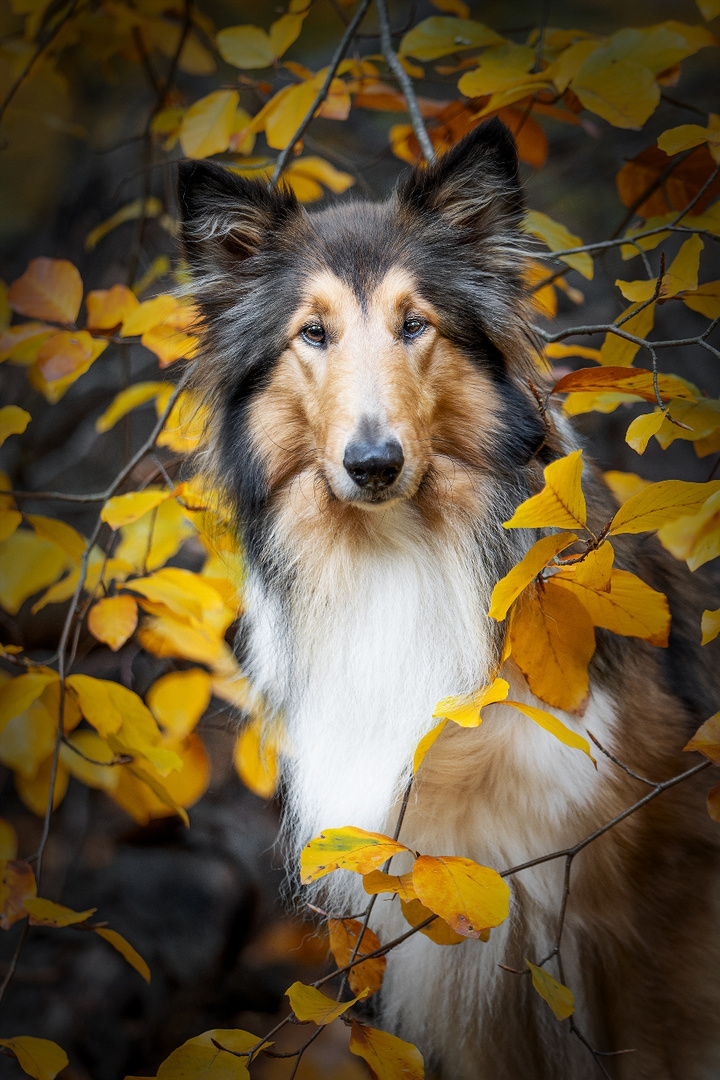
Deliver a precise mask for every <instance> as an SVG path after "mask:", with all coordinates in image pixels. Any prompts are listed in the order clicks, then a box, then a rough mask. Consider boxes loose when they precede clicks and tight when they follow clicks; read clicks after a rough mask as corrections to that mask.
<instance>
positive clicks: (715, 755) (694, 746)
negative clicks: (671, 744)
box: [683, 712, 720, 765]
mask: <svg viewBox="0 0 720 1080" xmlns="http://www.w3.org/2000/svg"><path fill="white" fill-rule="evenodd" d="M683 750H697V751H698V752H699V753H701V754H704V755H705V757H706V758H709V759H710V761H712V763H713V765H720V712H717V713H715V715H714V716H711V717H710V719H709V720H706V721H705V723H704V724H703V725H702V726H701V727H699V728H698V730H697V731H696V732H695V734H694V735H693V737H692V739H691V740H690V742H689V743H688V744H687V746H684V747H683Z"/></svg>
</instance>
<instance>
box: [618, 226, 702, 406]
mask: <svg viewBox="0 0 720 1080" xmlns="http://www.w3.org/2000/svg"><path fill="white" fill-rule="evenodd" d="M704 246H705V245H704V244H703V242H702V240H701V239H700V237H699V236H698V235H697V233H695V234H693V235H692V236H691V237H690V238H689V239H688V240H686V241H685V243H684V244H683V245H682V247H681V248H680V251H679V252H678V253H677V255H676V256H675V258H674V259H673V261H672V262H671V264H670V266H669V267H668V269H667V271H666V272H665V273H664V274H663V277H662V280H661V282H660V289H659V292H658V294H657V295H658V299H661V300H667V299H669V298H670V297H671V296H677V295H678V294H679V293H684V292H693V291H694V290H695V289H697V283H698V280H697V279H698V268H699V265H700V252H701V251H702V250H703V248H704ZM615 284H616V285H617V287H618V288H619V289H620V292H621V293H622V294H623V296H624V297H625V299H626V300H633V301H639V302H642V301H645V300H650V299H651V298H652V297H653V296H655V293H656V287H657V282H656V281H655V279H654V278H651V279H650V280H649V281H621V280H619V279H618V280H617V281H616V282H615ZM673 396H681V397H682V396H687V395H673Z"/></svg>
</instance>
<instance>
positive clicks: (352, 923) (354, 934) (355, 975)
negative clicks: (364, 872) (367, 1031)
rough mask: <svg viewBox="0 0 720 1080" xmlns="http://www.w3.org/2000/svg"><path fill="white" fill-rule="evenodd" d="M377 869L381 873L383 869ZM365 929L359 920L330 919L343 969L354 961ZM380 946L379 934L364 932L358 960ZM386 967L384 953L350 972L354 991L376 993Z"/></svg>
mask: <svg viewBox="0 0 720 1080" xmlns="http://www.w3.org/2000/svg"><path fill="white" fill-rule="evenodd" d="M373 872H374V873H379V871H373ZM368 876H370V875H368ZM386 876H388V875H386ZM366 881H367V877H365V878H363V885H364V884H365V882H366ZM366 892H367V889H366ZM362 928H363V925H362V923H361V922H359V920H358V919H328V934H329V939H330V942H329V943H330V951H331V952H332V954H333V956H334V957H335V963H336V964H337V966H338V967H340V968H343V967H345V966H346V965H347V964H349V963H350V960H351V959H352V956H353V953H354V952H355V945H356V943H357V941H358V938H359V937H360V934H361V932H362ZM379 948H380V941H379V940H378V938H377V935H376V934H374V933H373V931H372V930H370V929H369V928H366V930H365V932H364V933H363V934H362V940H361V943H360V947H359V948H358V950H357V954H356V957H355V959H358V958H362V957H363V956H366V955H367V954H368V953H371V952H374V951H375V950H376V949H379ZM386 966H387V959H386V958H385V957H384V956H374V957H373V958H372V959H371V960H366V961H365V962H364V963H362V964H357V966H356V967H353V968H351V969H350V971H349V972H348V982H349V983H350V989H351V990H352V991H353V993H354V994H359V995H362V996H363V997H369V996H370V995H371V994H376V993H377V991H378V990H379V989H380V987H381V986H382V981H383V976H384V974H385V968H386Z"/></svg>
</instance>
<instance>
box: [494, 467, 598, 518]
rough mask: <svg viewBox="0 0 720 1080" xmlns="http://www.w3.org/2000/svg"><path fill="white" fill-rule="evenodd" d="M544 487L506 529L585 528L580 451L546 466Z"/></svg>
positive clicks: (528, 500) (526, 502) (519, 508)
mask: <svg viewBox="0 0 720 1080" xmlns="http://www.w3.org/2000/svg"><path fill="white" fill-rule="evenodd" d="M544 476H545V487H544V488H543V490H542V491H541V492H540V494H539V495H533V496H531V498H529V499H526V500H525V502H524V503H521V504H520V506H518V508H517V510H516V511H515V513H514V514H513V516H512V517H511V518H510V520H509V521H505V522H503V528H505V529H530V528H535V529H544V528H553V527H555V528H559V529H567V528H570V529H577V528H578V527H579V528H581V529H584V528H585V514H586V510H585V496H584V495H583V492H582V487H581V484H580V478H581V476H582V450H575V451H573V453H572V454H568V455H567V456H566V457H563V458H559V459H558V460H557V461H553V462H551V463H550V464H549V465H546V466H545V469H544Z"/></svg>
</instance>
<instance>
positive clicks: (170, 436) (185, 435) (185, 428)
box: [157, 393, 209, 454]
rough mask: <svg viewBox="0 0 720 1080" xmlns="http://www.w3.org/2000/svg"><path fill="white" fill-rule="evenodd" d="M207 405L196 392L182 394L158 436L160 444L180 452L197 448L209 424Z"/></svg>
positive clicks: (158, 443)
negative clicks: (199, 399) (202, 402)
mask: <svg viewBox="0 0 720 1080" xmlns="http://www.w3.org/2000/svg"><path fill="white" fill-rule="evenodd" d="M208 418H209V413H208V410H207V406H205V405H201V404H199V402H198V399H197V397H196V395H194V394H186V393H183V394H180V397H179V398H178V400H177V401H176V402H175V405H174V406H173V409H172V411H171V413H170V415H169V416H168V418H167V420H166V422H165V427H164V428H163V430H162V431H161V432H160V434H159V435H158V438H157V445H158V446H169V447H170V449H171V450H175V451H176V452H177V453H178V454H187V453H189V452H190V451H192V450H196V449H197V447H198V445H199V444H200V442H201V441H202V439H203V437H204V435H205V432H206V430H207V426H208Z"/></svg>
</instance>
